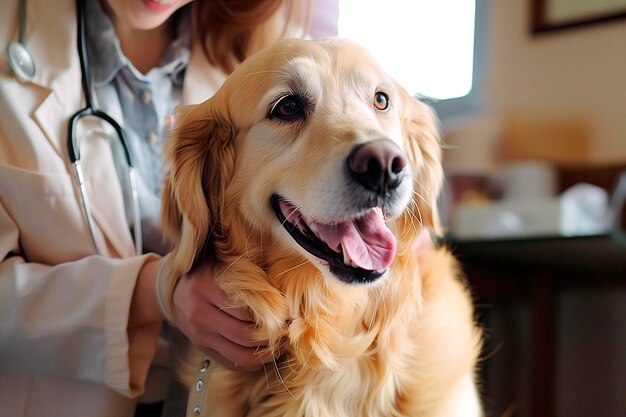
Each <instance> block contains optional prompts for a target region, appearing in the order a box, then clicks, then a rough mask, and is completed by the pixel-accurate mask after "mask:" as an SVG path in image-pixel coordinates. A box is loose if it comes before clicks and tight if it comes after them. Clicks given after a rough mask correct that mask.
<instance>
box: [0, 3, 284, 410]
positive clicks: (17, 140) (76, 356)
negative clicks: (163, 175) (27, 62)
mask: <svg viewBox="0 0 626 417" xmlns="http://www.w3.org/2000/svg"><path fill="white" fill-rule="evenodd" d="M17 3H18V2H17V0H0V10H1V12H0V417H21V416H33V417H39V416H46V417H55V416H59V417H71V416H83V415H84V416H90V417H97V416H115V417H124V416H132V415H133V411H134V407H135V401H136V400H135V399H134V398H136V397H137V396H139V395H140V394H141V393H142V392H143V391H144V390H145V383H144V379H145V376H144V375H142V372H134V371H133V372H131V369H140V368H141V363H142V362H143V363H144V364H145V363H146V361H150V360H151V359H152V354H151V353H150V350H151V349H150V348H149V346H151V345H154V342H155V337H156V335H147V336H138V337H136V340H135V339H133V343H136V344H137V346H138V347H139V348H138V351H139V352H141V351H142V350H145V351H146V352H147V353H145V354H141V353H140V354H137V355H134V356H133V358H132V360H131V359H129V355H128V352H129V337H128V333H127V319H128V314H129V306H130V300H131V296H132V292H133V288H134V285H135V280H136V278H137V275H138V272H139V270H140V269H141V267H142V266H143V264H144V263H145V261H146V260H147V259H148V258H149V257H151V256H155V255H143V256H134V255H133V252H134V250H133V241H132V238H131V235H130V232H129V228H128V225H127V221H126V218H125V215H124V206H123V203H122V201H123V200H122V192H121V187H120V186H119V184H118V181H117V179H116V178H117V177H116V173H115V168H114V165H113V161H112V157H111V153H110V151H109V145H108V143H107V141H106V140H105V139H104V138H103V137H102V136H98V135H96V136H94V137H92V138H91V139H89V140H85V141H84V142H83V143H82V145H81V155H82V156H83V168H84V171H85V177H86V185H87V193H88V196H89V201H90V203H91V211H92V214H93V217H94V220H95V225H94V228H95V231H96V239H97V243H98V246H99V248H100V250H101V252H102V254H101V255H100V256H96V255H93V254H92V253H93V247H92V244H91V241H90V235H89V232H88V229H87V227H86V223H85V220H84V216H83V214H82V211H81V206H80V200H79V198H78V194H77V192H76V188H75V186H74V185H73V181H74V177H73V171H72V167H71V165H70V163H69V162H68V156H67V155H68V152H67V145H66V141H67V138H66V135H67V121H68V118H69V117H70V116H71V115H72V114H73V113H74V112H76V111H77V110H78V109H80V108H82V106H84V103H83V95H82V90H81V84H80V69H79V63H78V54H77V51H76V46H75V45H76V15H75V9H74V1H73V0H54V1H51V0H29V1H28V2H27V23H26V45H27V47H28V49H29V51H30V52H31V54H32V55H33V57H34V59H35V62H36V68H37V74H36V76H35V79H34V80H33V81H32V82H31V83H26V84H22V83H19V82H18V81H17V80H16V78H15V76H14V75H12V74H11V73H10V71H9V70H8V69H7V68H8V64H7V56H6V46H7V45H8V43H9V42H10V41H12V40H16V39H17V32H18V19H17V15H18V10H17ZM281 16H282V15H281ZM275 33H277V32H276V31H274V32H272V35H274V34H275ZM224 78H225V75H224V74H223V73H222V72H221V71H219V70H217V69H215V68H213V67H211V66H210V65H209V64H208V62H206V60H205V58H204V55H203V53H202V51H201V48H200V46H199V45H198V44H195V43H194V44H193V46H192V54H191V59H190V63H189V66H188V69H187V73H186V77H185V84H184V89H183V101H184V102H186V103H194V102H200V101H202V100H204V99H206V98H208V97H209V96H210V95H211V94H212V93H213V92H215V90H216V89H217V88H218V86H219V85H221V83H222V82H223V80H224ZM118 121H119V120H118ZM95 127H96V128H97V127H98V125H96V126H95ZM142 344H144V345H146V349H142V348H141V345H142Z"/></svg>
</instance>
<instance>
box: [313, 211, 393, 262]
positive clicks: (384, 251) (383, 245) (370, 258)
mask: <svg viewBox="0 0 626 417" xmlns="http://www.w3.org/2000/svg"><path fill="white" fill-rule="evenodd" d="M315 229H316V231H317V233H318V237H320V238H321V239H322V240H324V242H326V244H327V245H328V246H329V247H330V248H331V249H333V250H335V251H339V246H340V245H341V248H342V249H343V250H344V251H345V253H346V254H347V255H348V257H349V258H350V260H351V261H352V263H353V264H354V265H356V266H358V267H360V268H363V269H367V270H370V271H376V270H381V269H385V268H387V267H388V266H389V265H391V262H392V261H393V258H394V256H395V255H396V238H395V236H394V235H393V233H391V230H389V229H388V228H387V225H386V224H385V220H384V219H383V215H382V212H381V210H380V209H375V210H370V211H369V212H368V213H367V214H366V215H365V216H364V217H361V218H359V219H357V220H352V221H349V222H345V223H340V224H335V225H326V224H321V223H316V224H315Z"/></svg>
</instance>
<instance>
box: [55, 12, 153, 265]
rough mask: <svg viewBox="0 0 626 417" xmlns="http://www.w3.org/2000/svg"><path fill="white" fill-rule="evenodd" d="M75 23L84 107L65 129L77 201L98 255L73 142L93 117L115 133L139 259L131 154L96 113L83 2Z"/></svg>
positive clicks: (117, 129)
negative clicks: (79, 128)
mask: <svg viewBox="0 0 626 417" xmlns="http://www.w3.org/2000/svg"><path fill="white" fill-rule="evenodd" d="M76 16H77V19H76V23H77V32H78V33H77V36H76V43H77V50H78V58H79V61H80V70H81V84H82V89H83V95H84V96H85V107H84V108H83V109H81V110H79V111H77V112H76V113H74V114H73V115H72V116H71V117H70V120H69V122H68V129H67V150H68V155H69V159H70V162H71V163H72V165H73V166H74V171H75V173H76V182H77V186H78V190H79V194H80V200H81V204H82V207H83V211H84V214H85V220H86V222H87V227H88V229H89V234H90V237H91V241H92V244H93V247H94V251H95V252H96V254H99V253H100V251H99V249H98V245H97V243H96V236H95V228H94V221H93V216H92V214H91V210H90V205H89V199H88V198H87V189H86V186H85V181H84V176H83V172H82V167H81V156H80V144H79V143H77V141H76V130H77V125H78V122H79V121H80V119H82V118H83V117H87V116H93V117H97V118H100V119H101V120H104V121H105V122H106V123H108V124H109V125H110V126H111V127H112V128H113V130H114V131H115V133H116V135H117V137H118V139H119V142H120V144H121V145H122V150H123V152H124V158H125V160H126V165H127V170H128V186H129V188H130V194H131V195H130V211H131V214H132V218H133V235H134V236H133V238H134V243H135V254H136V255H139V254H141V253H142V252H143V231H142V227H141V213H140V211H139V194H138V192H137V173H136V170H135V166H134V164H133V161H132V158H131V154H130V150H129V149H128V145H127V143H126V137H125V135H124V130H123V129H122V127H121V126H120V125H119V124H118V123H117V122H116V121H115V119H113V118H112V117H111V116H110V115H109V114H107V113H106V112H104V111H102V110H99V109H96V108H95V106H94V100H93V97H92V92H91V80H90V74H89V63H88V55H87V46H86V42H85V40H86V36H87V35H86V30H85V2H84V0H76Z"/></svg>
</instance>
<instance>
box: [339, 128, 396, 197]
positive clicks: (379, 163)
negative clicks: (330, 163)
mask: <svg viewBox="0 0 626 417" xmlns="http://www.w3.org/2000/svg"><path fill="white" fill-rule="evenodd" d="M406 166H407V160H406V157H405V156H404V153H403V152H402V150H401V149H400V148H399V147H398V145H396V144H395V143H393V142H392V141H390V140H389V139H378V140H374V141H372V142H367V143H362V144H359V145H357V146H355V147H354V149H352V151H351V152H350V154H349V155H348V171H349V172H350V176H351V177H352V179H354V180H355V181H356V182H358V183H359V184H361V185H363V186H364V187H365V188H367V189H368V190H372V191H376V192H378V193H384V192H386V191H389V190H393V189H395V188H396V187H398V185H400V183H401V182H402V178H403V177H404V174H405V172H406V170H405V168H406Z"/></svg>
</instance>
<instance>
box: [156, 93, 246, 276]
mask: <svg viewBox="0 0 626 417" xmlns="http://www.w3.org/2000/svg"><path fill="white" fill-rule="evenodd" d="M216 100H217V99H216V98H213V99H210V100H208V101H206V102H204V103H202V104H199V105H196V106H183V107H181V108H180V109H179V111H178V112H177V124H176V128H175V129H174V130H173V132H172V134H171V135H170V137H169V138H168V143H167V145H166V149H165V162H166V167H168V169H169V170H168V174H167V176H166V178H165V183H164V189H163V203H162V214H161V224H162V227H163V230H164V232H165V234H166V236H167V238H168V240H169V241H171V242H172V243H173V244H174V250H173V253H172V257H173V259H172V260H171V262H170V268H173V269H176V271H171V273H172V274H177V275H178V276H180V275H182V274H184V273H186V272H188V271H189V269H191V267H192V266H193V263H194V261H195V260H196V259H197V258H198V257H199V256H200V255H203V254H202V250H203V249H204V248H205V247H206V245H207V241H208V239H209V238H210V237H211V233H212V231H213V230H215V229H216V228H219V215H220V206H221V202H222V196H223V190H224V189H225V187H226V184H227V183H228V181H229V180H230V178H231V177H232V168H233V158H234V155H233V139H234V135H235V133H234V130H233V128H232V125H231V123H229V121H228V117H227V115H226V114H225V112H224V111H221V108H220V107H219V106H218V103H217V102H216Z"/></svg>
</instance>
